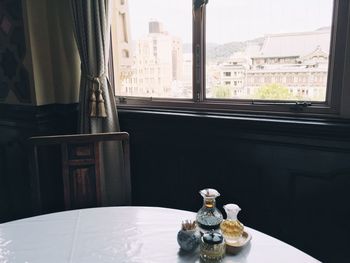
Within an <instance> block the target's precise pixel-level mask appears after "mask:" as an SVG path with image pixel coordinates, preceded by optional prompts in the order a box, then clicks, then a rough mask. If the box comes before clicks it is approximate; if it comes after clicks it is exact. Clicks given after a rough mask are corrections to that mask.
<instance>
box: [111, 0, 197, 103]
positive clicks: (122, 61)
mask: <svg viewBox="0 0 350 263" xmlns="http://www.w3.org/2000/svg"><path fill="white" fill-rule="evenodd" d="M114 8H115V10H114V17H113V20H112V23H113V30H114V31H113V32H112V34H113V33H114V35H115V37H114V39H113V41H112V42H113V53H114V66H115V67H117V68H116V69H115V72H116V77H115V79H116V95H120V96H137V97H159V98H192V44H191V40H192V27H191V25H192V11H191V1H188V0H177V1H164V0H147V1H145V0H129V1H127V0H124V1H119V0H118V1H116V5H115V7H114Z"/></svg>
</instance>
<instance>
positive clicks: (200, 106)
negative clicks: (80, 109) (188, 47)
mask: <svg viewBox="0 0 350 263" xmlns="http://www.w3.org/2000/svg"><path fill="white" fill-rule="evenodd" d="M333 1H334V4H333V19H332V25H331V43H330V53H329V64H328V81H327V92H326V101H325V102H312V103H311V105H310V103H307V102H297V103H296V102H294V101H276V100H273V101H271V100H270V101H269V100H255V101H252V100H243V99H214V98H206V94H205V91H206V79H205V70H206V55H205V54H206V41H205V34H206V29H205V27H206V8H207V7H206V5H205V3H204V2H205V0H199V1H198V0H193V3H194V2H203V4H202V5H201V6H200V7H199V8H194V4H193V5H192V11H193V16H192V58H193V59H192V61H193V65H192V94H193V96H192V98H189V99H179V98H153V97H134V96H118V95H116V104H117V107H119V108H142V109H147V108H149V109H166V110H171V109H174V110H179V109H180V110H195V111H210V112H233V113H235V112H237V113H254V114H260V113H262V114H272V115H293V116H316V117H317V116H322V117H342V112H349V116H350V94H349V93H347V92H344V90H345V89H346V87H347V86H349V85H350V78H346V77H345V76H346V74H345V72H350V65H349V63H346V62H347V58H346V56H345V54H349V52H350V39H349V38H350V32H349V31H350V26H349V20H350V3H349V1H347V0H333ZM112 30H113V28H112ZM115 53H116V52H115ZM113 58H114V59H116V57H115V56H114V57H113ZM112 63H113V62H112ZM347 105H348V106H347ZM344 108H345V109H344Z"/></svg>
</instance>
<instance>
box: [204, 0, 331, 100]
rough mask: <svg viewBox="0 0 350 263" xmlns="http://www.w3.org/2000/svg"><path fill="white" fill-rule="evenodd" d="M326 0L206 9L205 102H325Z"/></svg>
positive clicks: (243, 2)
mask: <svg viewBox="0 0 350 263" xmlns="http://www.w3.org/2000/svg"><path fill="white" fill-rule="evenodd" d="M332 12H333V1H332V0H307V1H305V0H293V1H290V0H264V1H262V0H235V1H230V0H215V1H209V4H208V5H207V34H206V35H207V36H206V37H207V56H206V61H207V62H206V63H207V68H206V97H207V98H222V99H248V100H252V99H258V100H293V101H295V100H303V101H305V100H307V101H325V99H326V89H327V75H328V59H329V50H330V34H331V24H332Z"/></svg>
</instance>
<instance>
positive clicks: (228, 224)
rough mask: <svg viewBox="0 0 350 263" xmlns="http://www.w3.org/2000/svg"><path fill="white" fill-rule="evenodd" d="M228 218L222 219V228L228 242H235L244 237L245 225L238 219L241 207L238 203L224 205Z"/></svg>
mask: <svg viewBox="0 0 350 263" xmlns="http://www.w3.org/2000/svg"><path fill="white" fill-rule="evenodd" d="M224 209H225V212H226V214H227V218H226V219H225V220H223V221H222V223H221V225H220V228H221V232H222V235H223V236H224V238H225V240H226V243H227V244H235V243H237V242H238V241H239V239H240V238H241V237H242V234H243V229H244V226H243V224H242V223H241V222H239V221H238V219H237V214H238V213H239V211H241V208H240V207H239V206H238V205H236V204H227V205H224Z"/></svg>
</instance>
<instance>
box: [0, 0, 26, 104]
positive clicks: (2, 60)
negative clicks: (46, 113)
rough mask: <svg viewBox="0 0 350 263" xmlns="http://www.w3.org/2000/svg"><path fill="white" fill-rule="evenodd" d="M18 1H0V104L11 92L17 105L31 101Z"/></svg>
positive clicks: (19, 0)
mask: <svg viewBox="0 0 350 263" xmlns="http://www.w3.org/2000/svg"><path fill="white" fill-rule="evenodd" d="M25 55H26V43H25V31H24V23H23V15H22V0H0V102H3V101H5V100H6V98H7V97H8V95H9V92H10V90H12V91H13V92H14V93H15V95H16V97H17V99H18V101H19V102H21V103H29V102H31V98H30V82H29V74H28V71H27V69H26V68H25V67H24V65H23V60H24V58H25Z"/></svg>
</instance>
